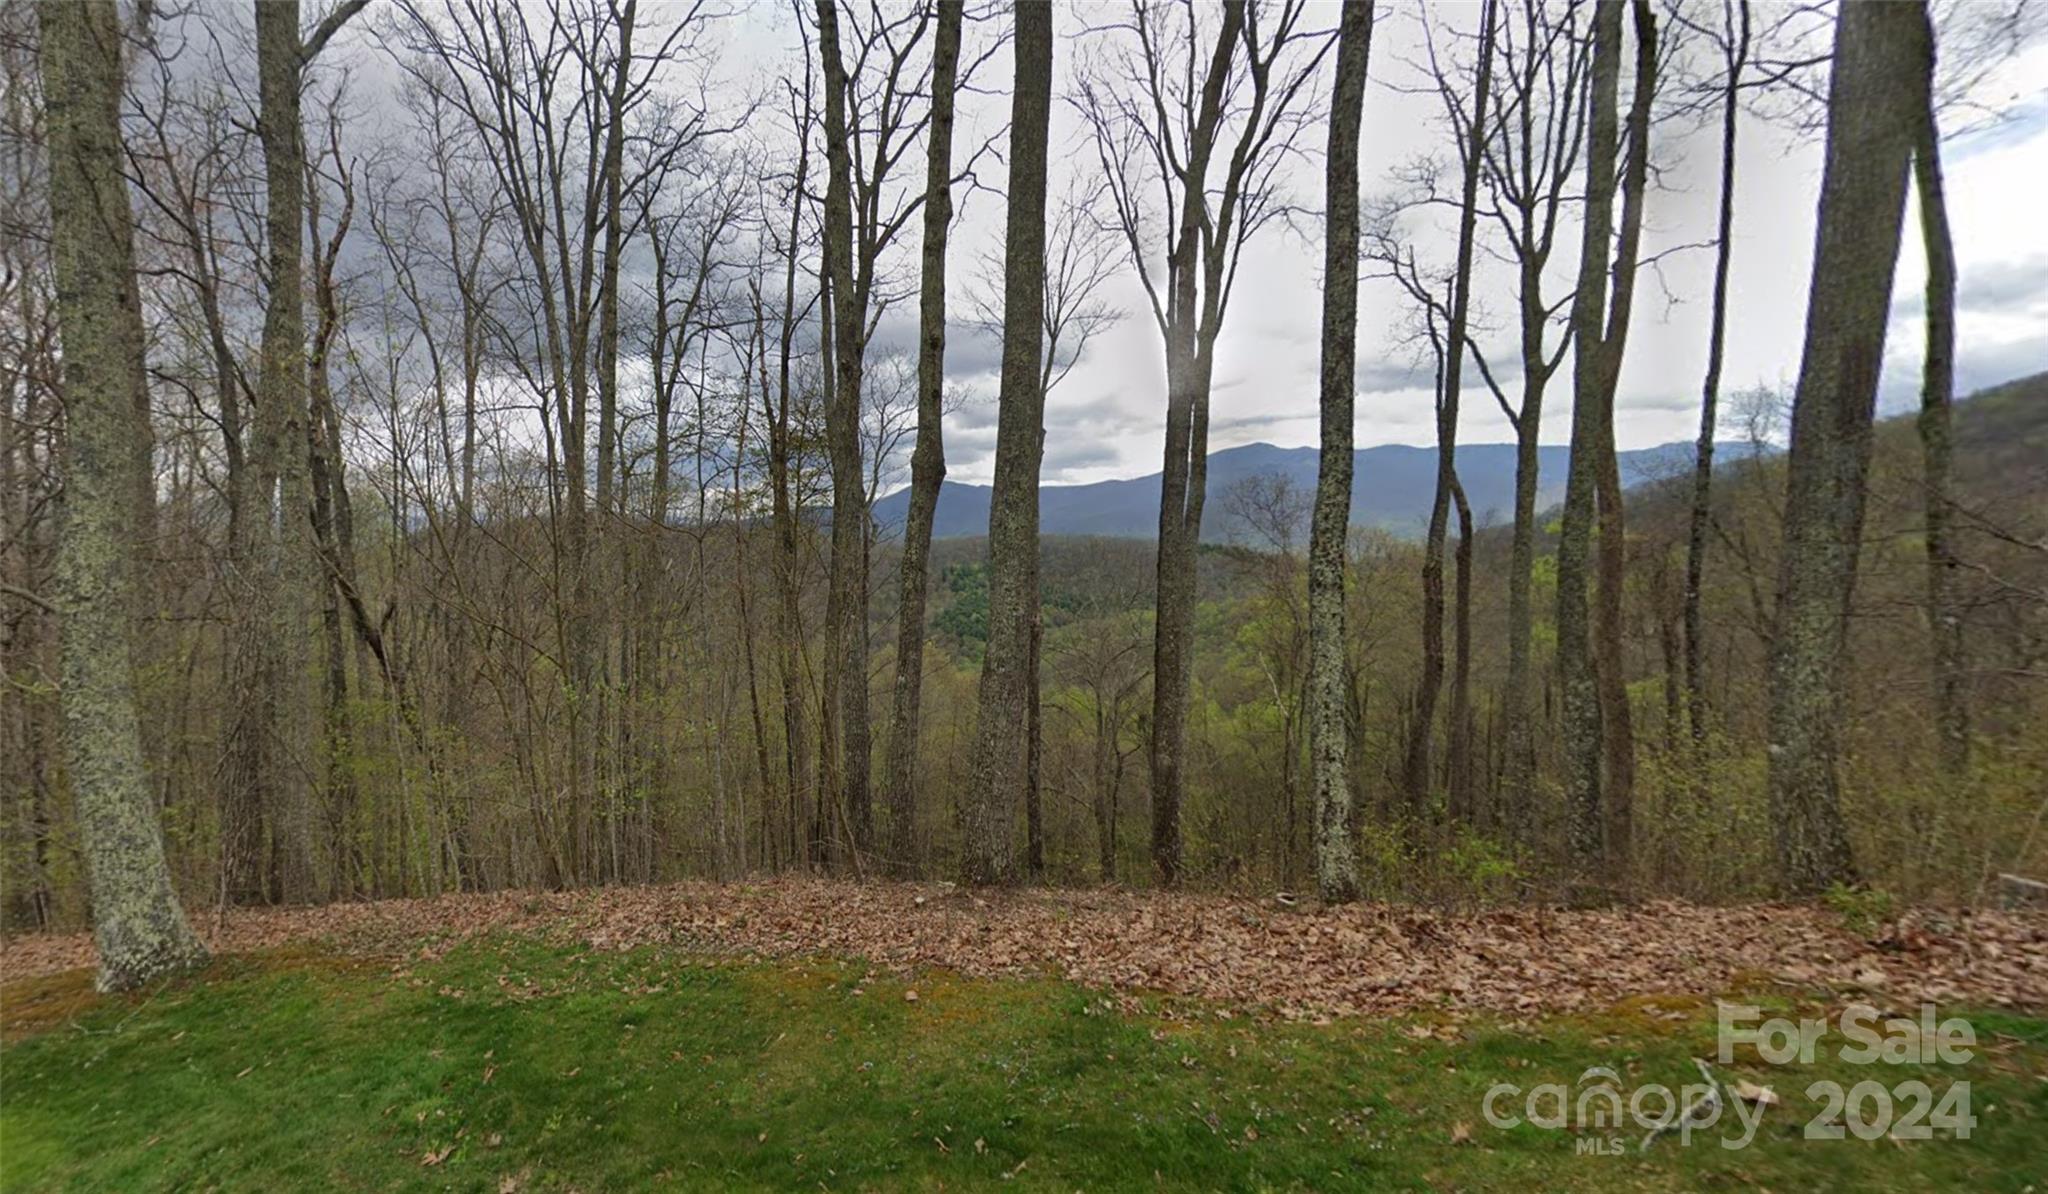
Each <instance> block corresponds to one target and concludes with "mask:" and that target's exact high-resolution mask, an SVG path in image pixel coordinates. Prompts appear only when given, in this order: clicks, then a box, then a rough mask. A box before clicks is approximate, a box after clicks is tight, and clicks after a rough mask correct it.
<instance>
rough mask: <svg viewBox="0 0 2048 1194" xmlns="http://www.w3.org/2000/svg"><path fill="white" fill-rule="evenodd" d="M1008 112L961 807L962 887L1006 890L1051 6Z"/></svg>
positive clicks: (1033, 546) (1041, 298)
mask: <svg viewBox="0 0 2048 1194" xmlns="http://www.w3.org/2000/svg"><path fill="white" fill-rule="evenodd" d="M1016 20H1017V30H1016V42H1015V50H1016V62H1017V66H1016V90H1015V92H1014V94H1013V96H1012V98H1011V107H1010V178H1009V216H1008V222H1007V225H1006V230H1005V235H1004V242H1003V256H1004V269H1003V366H1002V394H1001V398H1000V402H1001V409H1000V413H999V414H998V416H997V429H996V468H995V484H994V492H993V493H992V494H991V496H990V501H989V529H988V542H989V584H988V589H989V597H988V649H987V652H986V653H985V654H984V655H983V658H982V667H981V691H980V697H981V709H980V713H979V716H978V718H977V724H976V726H975V742H976V746H975V751H974V756H973V771H972V773H971V775H970V776H969V779H968V789H967V793H966V799H964V800H963V801H962V802H961V839H962V840H961V860H960V872H961V878H962V879H963V880H964V881H966V882H968V883H973V884H989V883H1000V882H1004V881H1007V880H1008V879H1009V878H1010V877H1011V872H1012V867H1013V863H1012V852H1013V851H1014V849H1015V846H1014V840H1015V836H1016V802H1015V796H1014V793H1016V792H1017V790H1018V789H1019V788H1020V787H1021V786H1022V784H1023V780H1024V771H1025V765H1026V755H1027V753H1028V751H1027V749H1026V747H1025V743H1024V741H1023V739H1022V737H1021V736H1020V735H1019V734H1018V729H1019V727H1021V726H1023V725H1024V724H1025V721H1026V717H1027V708H1026V705H1027V690H1026V685H1027V683H1028V680H1029V671H1030V669H1029V667H1028V664H1029V656H1030V651H1031V623H1032V619H1033V618H1034V617H1035V616H1036V613H1037V609H1038V592H1037V579H1038V568H1037V565H1036V558H1037V555H1038V467H1039V462H1040V458H1041V456H1042V452H1043V442H1044V441H1043V432H1042V427H1043V425H1044V421H1045V389H1044V386H1043V384H1042V382H1041V379H1040V361H1041V357H1040V354H1041V352H1042V351H1043V348H1044V336H1045V175H1046V157H1047V141H1048V134H1049V129H1050V120H1051V114H1052V6H1051V5H1046V4H1020V5H1018V6H1017V9H1016Z"/></svg>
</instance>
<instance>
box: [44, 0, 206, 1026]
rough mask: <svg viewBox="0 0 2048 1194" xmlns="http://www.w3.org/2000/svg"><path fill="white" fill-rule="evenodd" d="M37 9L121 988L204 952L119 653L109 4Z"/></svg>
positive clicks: (127, 412) (86, 670)
mask: <svg viewBox="0 0 2048 1194" xmlns="http://www.w3.org/2000/svg"><path fill="white" fill-rule="evenodd" d="M37 17H38V20H39V22H40V27H41V71H42V90H43V103H44V106H45V111H46V113H47V121H48V129H49V185H50V217H51V250H52V258H53V262H54V266H55V273H56V282H57V301H56V313H57V323H58V327H59V329H60V335H61V338H62V344H63V381H64V432H65V445H64V447H65V451H64V458H63V466H64V497H63V507H62V511H61V515H62V518H63V523H62V526H61V529H60V533H59V535H58V538H57V556H56V569H55V578H54V579H55V586H54V596H55V602H54V605H55V608H56V612H57V616H58V618H59V619H60V622H61V626H62V630H61V636H62V642H61V646H60V656H59V658H60V670H61V673H62V684H61V688H60V689H59V692H58V703H59V705H60V707H61V710H62V715H63V731H62V738H63V743H64V752H65V757H66V763H67V767H68V770H69V772H70V784H71V790H72V794H73V797H74V799H75V800H76V801H77V808H78V824H79V829H80V833H81V837H82V839H83V841H82V844H83V847H84V852H85V863H86V877H87V882H88V887H89V891H90V893H91V897H92V913H93V942H94V944H95V946H97V948H98V951H99V975H98V978H97V985H98V987H99V989H100V990H102V991H126V990H133V989H134V988H136V987H139V986H141V985H143V984H145V983H147V982H150V981H152V980H153V979H156V978H158V977H160V976H162V975H165V974H169V973H173V972H175V971H178V970H182V969H185V968H188V967H190V966H194V965H197V964H199V963H202V962H204V961H205V959H206V950H205V948H204V947H203V946H201V945H200V943H199V940H198V938H197V937H195V936H194V935H193V933H192V929H191V926H190V925H189V924H187V922H186V920H185V912H184V909H183V908H182V907H180V906H179V903H178V896H177V892H176V891H175V890H174V889H173V888H172V886H171V873H170V867H169V866H168V865H167V864H166V862H165V859H164V843H163V830H162V827H161V826H160V825H159V824H158V822H157V810H156V804H155V801H154V800H153V799H152V797H151V793H150V784H149V776H148V774H147V773H146V771H145V767H144V761H143V754H142V733H141V728H140V724H139V721H138V718H137V715H136V708H135V688H134V677H133V675H132V672H131V668H130V655H129V648H130V643H131V634H130V619H131V616H132V614H133V612H134V608H135V606H134V591H135V577H134V570H135V544H134V541H133V538H132V536H133V535H134V533H135V532H136V530H137V529H138V528H136V527H135V526H134V525H133V519H134V517H135V501H136V491H137V489H138V487H139V486H140V485H141V481H140V480H138V478H136V477H135V476H134V469H135V468H136V465H137V463H138V461H139V459H140V458H139V456H138V454H137V452H136V449H135V444H136V439H137V436H138V435H139V434H140V431H139V429H138V427H137V426H136V422H137V420H136V411H137V397H136V394H135V386H136V384H137V382H138V380H139V377H138V373H137V371H136V369H135V361H136V360H137V359H139V358H140V357H141V355H142V351H143V330H142V311H141V303H140V300H139V297H138V295H137V293H136V284H135V239H134V220H133V216H132V215H131V213H130V212H129V208H128V184H127V181H126V179H125V178H124V176H123V175H122V167H123V165H124V164H125V163H124V161H123V153H122V148H121V118H120V106H121V91H122V68H121V46H122V41H121V32H120V16H119V14H118V12H117V11H116V8H115V5H114V4H112V3H100V2H94V3H85V2H80V3H67V4H50V5H44V6H42V7H40V8H39V9H37Z"/></svg>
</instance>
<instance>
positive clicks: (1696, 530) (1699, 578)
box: [1684, 0, 1751, 799]
mask: <svg viewBox="0 0 2048 1194" xmlns="http://www.w3.org/2000/svg"><path fill="white" fill-rule="evenodd" d="M1722 12H1723V22H1722V23H1723V27H1724V29H1725V30H1726V33H1725V36H1723V37H1722V38H1721V39H1720V45H1721V57H1722V70H1723V71H1724V72H1725V73H1724V75H1723V77H1722V89H1721V200H1720V209H1719V212H1720V214H1719V222H1718V224H1717V227H1716V235H1715V244H1714V297H1713V300H1712V307H1711V309H1710V314H1709V316H1708V331H1707V375H1706V380H1705V381H1704V382H1703V383H1701V386H1700V435H1699V442H1698V444H1697V446H1696V447H1695V448H1694V451H1693V474H1692V510H1691V514H1690V518H1689V519H1688V521H1687V529H1686V539H1685V613H1684V619H1685V708H1686V721H1687V724H1688V725H1689V726H1690V727H1691V730H1692V767H1693V785H1694V791H1695V792H1696V793H1698V794H1699V795H1700V796H1701V797H1702V799H1704V797H1705V794H1706V790H1707V678H1706V674H1705V672H1706V669H1705V660H1704V655H1705V651H1706V644H1705V642H1704V639H1705V635H1706V630H1705V627H1704V625H1703V624H1702V620H1701V614H1700V587H1701V585H1702V584H1703V583H1704V581H1705V577H1706V566H1707V529H1708V523H1709V522H1710V521H1711V519H1712V517H1713V484H1714V427H1715V423H1716V421H1717V419H1718V416H1719V405H1720V399H1721V358H1722V354H1723V349H1724V348H1725V346H1726V343H1727V334H1728V261H1729V258H1730V256H1731V255H1732V254H1733V253H1734V229H1735V133H1736V128H1737V125H1738V124H1739V123H1740V121H1739V117H1740V107H1739V101H1740V99H1741V95H1742V72H1743V68H1744V67H1745V66H1747V65H1748V62H1749V47H1750V39H1751V31H1750V20H1749V0H1723V3H1722Z"/></svg>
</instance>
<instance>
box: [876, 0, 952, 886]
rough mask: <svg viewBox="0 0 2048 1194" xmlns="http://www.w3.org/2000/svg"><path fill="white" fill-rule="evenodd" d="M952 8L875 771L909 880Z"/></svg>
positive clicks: (947, 180)
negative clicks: (883, 733) (886, 711)
mask: <svg viewBox="0 0 2048 1194" xmlns="http://www.w3.org/2000/svg"><path fill="white" fill-rule="evenodd" d="M964 7H965V6H964V4H963V3H962V0H940V3H939V5H938V31H937V39H936V42H935V44H934V46H933V49H932V119H931V129H930V132H929V134H928V135H929V137H930V140H929V142H928V143H927V146H926V151H925V197H924V262H923V274H922V276H921V277H920V279H919V289H918V325H919V326H918V343H917V446H916V447H915V448H913V449H912V451H911V455H910V510H909V513H908V514H907V515H906V516H905V518H904V523H903V563H902V570H901V577H900V581H901V588H900V600H899V607H898V614H897V626H896V688H895V694H894V695H895V704H894V708H893V709H892V710H891V715H890V721H889V757H888V759H887V761H886V765H885V770H884V772H883V781H882V782H883V786H884V789H885V792H886V796H885V799H886V801H887V803H888V806H889V861H890V865H891V867H892V868H893V869H894V870H895V872H896V873H897V874H899V875H906V876H907V875H913V874H915V873H917V870H918V860H917V762H918V731H919V725H920V717H919V706H920V703H921V700H922V697H923V690H924V621H925V598H926V596H927V593H926V590H927V589H928V588H929V586H930V580H931V566H930V558H931V547H932V519H933V517H934V516H935V515H936V514H937V512H938V508H939V489H940V486H941V485H942V484H943V483H944V482H945V480H946V449H945V442H944V439H943V435H942V424H943V420H944V413H945V412H944V408H943V404H942V401H941V399H942V398H943V397H944V391H945V383H946V232H947V229H948V227H949V226H950V225H951V224H952V222H953V86H954V77H955V75H956V74H957V73H958V71H959V68H960V24H961V18H962V13H963V9H964Z"/></svg>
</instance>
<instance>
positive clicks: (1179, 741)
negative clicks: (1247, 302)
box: [1150, 0, 1245, 887]
mask: <svg viewBox="0 0 2048 1194" xmlns="http://www.w3.org/2000/svg"><path fill="white" fill-rule="evenodd" d="M1244 22H1245V4H1244V0H1224V4H1223V20H1222V23H1221V25H1220V26H1219V27H1218V28H1217V31H1216V46H1215V50H1214V52H1213V53H1212V54H1211V56H1210V61H1209V73H1208V75H1207V76H1206V77H1205V78H1204V79H1203V83H1202V96H1201V103H1200V107H1199V110H1198V113H1197V116H1196V121H1195V128H1194V129H1193V130H1192V131H1191V133H1190V135H1189V138H1188V160H1187V164H1186V168H1185V169H1184V170H1182V171H1179V172H1178V176H1179V177H1180V178H1182V179H1184V180H1186V182H1185V184H1184V185H1185V186H1187V187H1192V188H1198V189H1199V188H1204V187H1206V186H1207V179H1208V175H1209V159H1210V157H1211V155H1212V154H1213V153H1214V151H1215V147H1216V130H1217V126H1218V124H1219V122H1220V119H1221V117H1220V113H1221V111H1222V105H1223V91H1224V85H1225V83H1226V82H1227V81H1228V79H1229V78H1230V75H1231V63H1232V60H1233V58H1234V57H1235V55H1236V52H1237V46H1238V41H1239V39H1240V37H1241V35H1242V34H1243V31H1244ZM1205 213H1206V206H1205V204H1204V203H1202V202H1200V201H1189V202H1183V203H1182V204H1181V216H1180V226H1179V228H1178V229H1177V230H1176V231H1175V234H1174V240H1173V249H1172V252H1171V254H1170V256H1169V258H1168V261H1167V273H1168V275H1169V285H1170V288H1171V291H1172V294H1171V299H1170V302H1169V303H1168V308H1169V313H1168V316H1167V318H1166V320H1165V322H1164V324H1163V326H1162V331H1163V333H1164V339H1165V345H1166V457H1165V464H1164V466H1163V467H1162V469H1161V470H1160V475H1159V555H1158V562H1157V566H1156V568H1155V578H1156V579H1155V588H1154V610H1155V613H1154V618H1153V629H1152V742H1151V755H1150V759H1151V770H1152V866H1153V869H1154V870H1155V871H1157V873H1158V875H1159V881H1160V883H1161V884H1162V885H1164V886H1167V887H1171V886H1173V885H1174V884H1175V883H1177V882H1179V881H1180V872H1181V832H1180V808H1181V801H1182V798H1183V796H1184V795H1185V786H1186V782H1185V775H1184V774H1183V772H1182V767H1183V765H1184V763H1185V759H1184V755H1185V753H1186V750H1187V726H1188V701H1189V698H1190V696H1191V694H1192V688H1193V685H1192V682H1191V680H1192V673H1193V663H1194V660H1193V655H1194V646H1195V627H1194V620H1195V550H1196V547H1197V545H1198V544H1199V542H1200V539H1201V534H1202V504H1203V501H1204V500H1205V498H1206V496H1207V488H1208V477H1209V455H1208V453H1209V383H1210V379H1211V369H1212V367H1213V365H1214V360H1215V358H1214V357H1213V355H1212V354H1211V351H1210V350H1211V349H1212V348H1213V347H1214V335H1215V332H1216V330H1217V329H1216V328H1215V327H1214V326H1206V327H1205V324H1204V321H1203V318H1202V314H1201V311H1200V309H1199V308H1198V307H1197V305H1196V297H1197V283H1198V282H1199V280H1200V271H1201V266H1202V264H1203V263H1202V261H1201V255H1200V248H1201V245H1202V236H1201V232H1202V228H1203V221H1204V217H1205ZM1223 214H1230V213H1223ZM1216 281H1218V282H1221V279H1216ZM1209 299H1210V305H1211V306H1213V307H1216V308H1218V309H1219V310H1220V308H1221V296H1220V295H1218V294H1217V293H1216V292H1215V290H1214V288H1213V287H1212V289H1211V291H1210V295H1209ZM1205 332H1206V335H1205Z"/></svg>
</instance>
